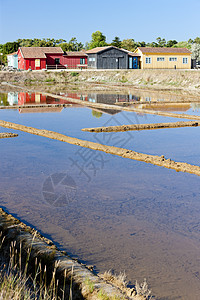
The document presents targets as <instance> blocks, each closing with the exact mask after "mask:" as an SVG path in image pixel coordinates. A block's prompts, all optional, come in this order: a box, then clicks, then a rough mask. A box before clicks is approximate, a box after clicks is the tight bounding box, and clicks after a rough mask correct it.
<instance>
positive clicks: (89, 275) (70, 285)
mask: <svg viewBox="0 0 200 300" xmlns="http://www.w3.org/2000/svg"><path fill="white" fill-rule="evenodd" d="M0 232H1V234H2V237H3V242H1V252H0V261H1V263H6V264H7V263H8V260H9V257H10V246H11V245H15V250H16V253H17V250H18V251H20V252H21V253H22V259H21V264H22V268H23V263H25V261H26V260H27V258H26V256H27V253H30V258H29V269H28V273H27V275H28V274H29V275H30V276H31V275H33V272H34V271H33V269H35V264H36V261H37V263H40V264H41V265H42V266H43V271H44V270H45V268H46V271H45V272H46V273H47V274H49V276H50V274H51V271H52V270H55V266H56V275H55V276H56V278H57V280H58V287H59V288H61V289H62V288H63V283H64V280H65V284H64V286H65V295H66V297H65V298H64V299H70V298H69V294H70V289H71V291H72V296H73V298H72V299H74V300H76V299H77V300H80V299H91V300H96V299H111V300H114V299H115V300H116V299H141V300H142V299H147V298H146V297H145V296H142V295H139V294H137V292H136V289H134V288H128V287H127V286H124V287H122V288H121V289H119V288H118V287H116V286H114V285H113V284H111V283H108V282H106V281H105V280H102V279H101V278H100V277H99V276H97V275H94V274H93V272H92V271H90V270H89V269H88V268H87V267H86V266H85V265H83V264H81V263H80V262H78V261H77V260H74V259H71V258H70V257H69V256H68V255H67V253H66V252H64V251H59V250H58V249H57V248H56V246H55V245H54V244H53V242H52V241H50V240H49V239H47V238H44V237H43V236H42V235H41V234H39V233H38V232H37V231H35V230H34V229H33V228H31V227H29V226H27V225H26V224H24V223H22V222H21V221H19V220H18V219H16V218H14V217H13V216H12V215H10V214H7V213H6V212H5V211H4V210H3V209H2V208H0ZM36 258H37V260H36ZM33 266H34V267H33ZM35 270H36V269H35ZM43 271H42V272H43ZM91 287H92V288H91ZM62 292H63V291H62ZM101 297H102V298H101ZM62 299H63V298H62Z"/></svg>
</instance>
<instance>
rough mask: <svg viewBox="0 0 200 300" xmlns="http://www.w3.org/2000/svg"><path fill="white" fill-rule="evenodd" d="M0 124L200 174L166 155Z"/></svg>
mask: <svg viewBox="0 0 200 300" xmlns="http://www.w3.org/2000/svg"><path fill="white" fill-rule="evenodd" d="M0 126H2V127H6V128H12V129H14V130H20V131H24V132H27V133H31V134H35V135H39V136H43V137H47V138H50V139H55V140H58V141H61V142H66V143H69V144H72V145H77V146H80V147H84V148H90V149H92V150H97V151H103V152H105V153H110V154H113V155H117V156H121V157H124V158H129V159H134V160H137V161H143V162H146V163H150V164H153V165H157V166H160V167H165V168H168V169H173V170H176V171H177V172H187V173H191V174H195V175H198V176H200V167H199V166H195V165H191V164H188V163H183V162H175V161H173V160H171V159H166V158H165V157H164V155H161V156H157V155H147V154H143V153H139V152H135V151H132V150H128V149H124V148H118V147H113V146H107V145H102V144H99V143H94V142H90V141H85V140H81V139H77V138H72V137H69V136H66V135H63V134H60V133H57V132H54V131H48V130H43V129H42V130H41V129H36V128H32V127H27V126H23V125H19V124H14V123H10V122H6V121H0Z"/></svg>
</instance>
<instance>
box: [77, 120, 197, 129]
mask: <svg viewBox="0 0 200 300" xmlns="http://www.w3.org/2000/svg"><path fill="white" fill-rule="evenodd" d="M196 126H199V123H198V122H193V121H190V122H173V123H154V124H130V125H120V126H103V127H94V128H83V129H82V131H88V132H119V131H129V130H154V129H163V128H180V127H196Z"/></svg>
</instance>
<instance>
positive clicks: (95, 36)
mask: <svg viewBox="0 0 200 300" xmlns="http://www.w3.org/2000/svg"><path fill="white" fill-rule="evenodd" d="M104 46H107V43H106V36H105V35H103V33H102V32H101V31H95V32H93V33H92V40H91V42H90V43H89V48H90V49H93V48H96V47H104Z"/></svg>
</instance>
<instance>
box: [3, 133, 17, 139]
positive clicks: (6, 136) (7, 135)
mask: <svg viewBox="0 0 200 300" xmlns="http://www.w3.org/2000/svg"><path fill="white" fill-rule="evenodd" d="M16 136H18V134H16V133H10V132H5V133H4V132H2V133H1V132H0V139H5V138H11V137H16Z"/></svg>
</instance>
